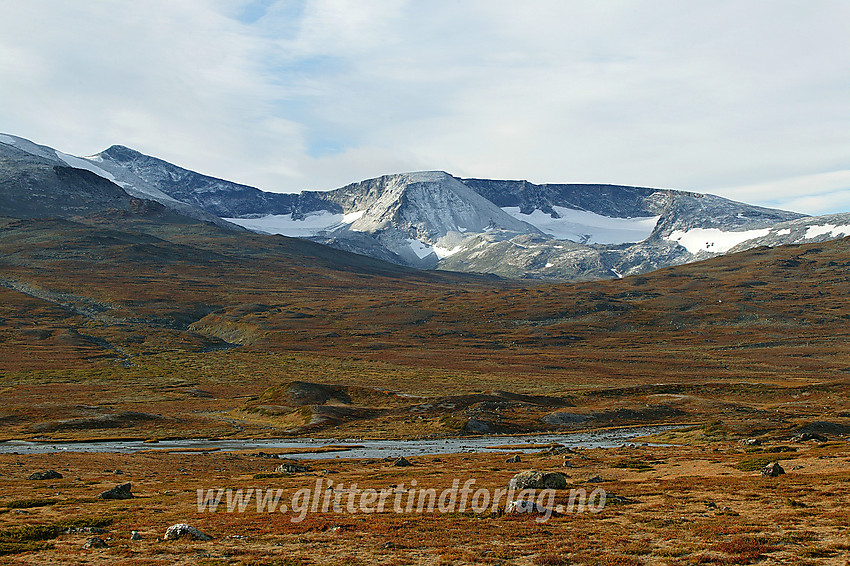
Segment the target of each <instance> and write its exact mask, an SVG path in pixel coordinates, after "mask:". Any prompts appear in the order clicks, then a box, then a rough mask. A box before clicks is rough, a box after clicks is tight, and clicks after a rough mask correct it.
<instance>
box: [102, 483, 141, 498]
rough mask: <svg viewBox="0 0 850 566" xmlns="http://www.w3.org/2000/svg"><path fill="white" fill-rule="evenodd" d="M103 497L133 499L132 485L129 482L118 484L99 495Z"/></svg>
mask: <svg viewBox="0 0 850 566" xmlns="http://www.w3.org/2000/svg"><path fill="white" fill-rule="evenodd" d="M98 497H100V498H101V499H133V492H132V486H131V484H129V483H122V484H121V485H116V486H115V487H113V488H112V489H107V490H106V491H104V492H102V493H101V494H100V495H98Z"/></svg>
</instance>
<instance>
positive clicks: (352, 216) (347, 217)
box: [342, 210, 366, 224]
mask: <svg viewBox="0 0 850 566" xmlns="http://www.w3.org/2000/svg"><path fill="white" fill-rule="evenodd" d="M364 212H366V211H365V210H358V211H357V212H349V213H348V214H344V215H343V216H342V221H343V222H345V223H346V224H351V223H352V222H354V221H355V220H360V217H361V216H363V213H364Z"/></svg>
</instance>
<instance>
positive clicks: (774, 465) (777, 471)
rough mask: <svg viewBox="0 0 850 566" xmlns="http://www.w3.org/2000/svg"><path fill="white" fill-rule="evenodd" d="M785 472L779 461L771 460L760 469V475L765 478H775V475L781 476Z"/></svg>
mask: <svg viewBox="0 0 850 566" xmlns="http://www.w3.org/2000/svg"><path fill="white" fill-rule="evenodd" d="M784 473H785V470H784V469H782V466H780V465H779V462H771V463H770V464H768V465H767V466H765V467H764V468H762V469H761V475H763V476H764V477H766V478H775V477H776V476H781V475H782V474H784Z"/></svg>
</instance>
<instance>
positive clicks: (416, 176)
mask: <svg viewBox="0 0 850 566" xmlns="http://www.w3.org/2000/svg"><path fill="white" fill-rule="evenodd" d="M10 152H12V153H14V152H18V154H21V153H23V154H25V155H28V156H29V157H28V159H41V160H43V163H42V165H45V166H46V164H52V166H55V167H64V168H67V169H73V170H79V169H84V170H88V172H91V173H93V174H94V175H96V176H99V177H101V178H103V179H106V180H107V181H109V182H110V183H111V184H114V185H118V186H120V187H121V188H122V189H123V191H124V192H125V193H126V194H127V195H129V196H131V197H135V198H140V199H147V200H152V201H156V202H158V203H160V204H161V205H162V206H164V207H167V208H169V209H172V210H174V211H176V212H178V213H180V214H184V215H187V216H190V217H192V218H196V219H201V220H206V221H211V222H215V223H218V224H220V225H229V226H231V227H234V228H235V226H234V225H238V226H241V227H243V228H246V229H249V230H254V231H258V232H266V233H275V234H284V235H287V236H293V237H301V238H306V239H310V240H312V241H314V242H318V243H322V244H326V245H329V246H332V247H335V248H338V249H342V250H345V251H350V252H356V253H359V254H362V255H367V256H371V257H375V258H378V259H382V260H385V261H390V262H393V263H397V264H401V265H406V266H411V267H417V268H424V269H447V270H455V271H465V272H480V273H490V274H496V275H500V276H504V277H511V278H536V279H566V280H582V279H605V278H614V277H622V276H625V275H631V274H638V273H645V272H648V271H652V270H654V269H658V268H661V267H666V266H670V265H678V264H683V263H688V262H692V261H697V260H701V259H707V258H710V257H715V256H718V255H723V254H726V253H730V252H734V251H741V250H745V249H748V248H751V247H755V246H759V245H768V246H776V245H782V244H788V243H801V242H810V241H820V240H825V239H831V238H837V237H841V236H842V235H847V234H850V215H831V216H829V217H822V218H821V217H809V216H805V215H802V214H798V213H794V212H788V211H783V210H776V209H768V208H764V207H758V206H753V205H749V204H745V203H740V202H735V201H731V200H728V199H725V198H722V197H718V196H715V195H708V194H700V193H694V192H687V191H676V190H671V189H654V188H646V187H631V186H619V185H589V184H534V183H530V182H528V181H500V180H488V179H464V178H458V177H454V176H452V175H450V174H448V173H446V172H442V171H421V172H413V173H401V174H394V175H385V176H382V177H378V178H375V179H369V180H365V181H361V182H358V183H352V184H349V185H346V186H345V187H341V188H339V189H335V190H331V191H303V192H301V193H299V194H279V193H271V192H266V191H262V190H260V189H257V188H255V187H250V186H247V185H242V184H239V183H233V182H230V181H225V180H222V179H217V178H214V177H210V176H206V175H202V174H200V173H196V172H193V171H190V170H187V169H184V168H181V167H178V166H176V165H173V164H171V163H168V162H166V161H163V160H161V159H158V158H155V157H151V156H147V155H144V154H142V153H139V152H137V151H135V150H132V149H130V148H127V147H123V146H112V147H110V148H109V149H107V150H105V151H103V152H101V153H99V154H97V155H94V156H90V157H86V158H80V157H75V156H71V155H68V154H64V153H62V152H60V151H57V150H54V149H52V148H48V147H46V146H39V145H37V144H34V143H32V142H29V141H28V140H24V139H23V138H17V137H14V136H8V135H2V136H0V156H5V155H7V154H9V153H10ZM18 158H20V155H19V156H18ZM10 167H11V168H12V169H13V168H14V167H12V166H9V165H7V166H6V167H5V169H6V170H8V169H10ZM80 174H82V173H78V175H80ZM116 194H117V193H116ZM9 206H11V204H10V205H9Z"/></svg>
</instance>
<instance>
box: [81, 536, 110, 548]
mask: <svg viewBox="0 0 850 566" xmlns="http://www.w3.org/2000/svg"><path fill="white" fill-rule="evenodd" d="M83 548H85V549H86V550H91V549H94V548H109V545H108V544H106V541H105V540H103V539H102V538H100V537H92V538H90V539H88V540H87V541H86V542H85V543H84V544H83Z"/></svg>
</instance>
